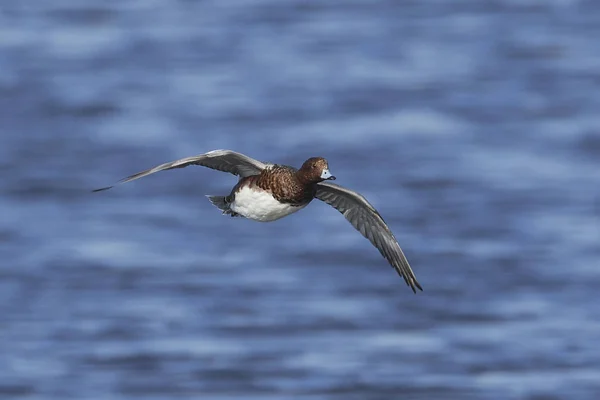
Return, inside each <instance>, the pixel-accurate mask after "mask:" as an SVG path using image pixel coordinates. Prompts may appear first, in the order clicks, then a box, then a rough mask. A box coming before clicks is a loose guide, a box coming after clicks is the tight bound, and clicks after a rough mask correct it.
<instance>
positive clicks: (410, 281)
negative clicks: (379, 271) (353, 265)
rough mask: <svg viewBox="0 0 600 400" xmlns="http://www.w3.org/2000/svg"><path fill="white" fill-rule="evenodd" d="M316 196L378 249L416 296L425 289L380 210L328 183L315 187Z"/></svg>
mask: <svg viewBox="0 0 600 400" xmlns="http://www.w3.org/2000/svg"><path fill="white" fill-rule="evenodd" d="M316 186H317V192H316V194H315V197H316V198H317V199H319V200H322V201H324V202H325V203H327V204H329V205H330V206H332V207H334V208H335V209H336V210H338V211H339V212H341V213H342V214H343V215H344V217H345V218H346V219H347V220H348V221H349V222H350V223H351V224H352V226H354V228H355V229H356V230H358V231H359V232H360V233H361V234H362V235H363V236H364V237H366V238H367V239H369V241H370V242H371V243H372V244H373V245H374V246H375V247H377V249H378V250H379V252H380V253H381V255H382V256H383V257H385V258H386V259H387V260H388V262H389V263H390V264H391V265H392V267H394V269H395V270H396V272H398V274H399V275H400V276H401V277H403V278H404V280H405V281H406V283H407V285H409V286H410V287H411V289H412V290H413V292H415V293H416V288H418V289H419V290H423V288H422V287H421V285H419V282H417V278H416V277H415V274H414V273H413V271H412V269H411V268H410V265H409V264H408V260H407V259H406V257H405V256H404V253H403V252H402V249H401V248H400V245H399V244H398V241H396V238H395V237H394V234H393V233H392V231H391V230H390V228H389V227H388V226H387V224H386V223H385V221H384V220H383V218H382V217H381V215H379V213H378V212H377V210H376V209H375V208H374V207H373V206H372V205H371V203H369V202H368V201H367V199H365V198H364V197H363V196H362V195H361V194H359V193H356V192H354V191H352V190H349V189H346V188H344V187H342V186H339V185H336V184H334V183H329V182H321V183H319V184H317V185H316Z"/></svg>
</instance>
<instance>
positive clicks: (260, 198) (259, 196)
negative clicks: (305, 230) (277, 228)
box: [230, 186, 306, 222]
mask: <svg viewBox="0 0 600 400" xmlns="http://www.w3.org/2000/svg"><path fill="white" fill-rule="evenodd" d="M304 207H306V205H302V206H293V205H291V204H286V203H280V202H279V201H277V200H276V199H275V198H274V197H273V196H272V195H271V194H270V193H269V192H266V191H264V190H261V189H254V188H249V187H247V186H245V187H242V188H241V189H240V190H239V191H238V192H237V193H236V194H235V199H234V200H233V202H232V203H231V206H230V208H231V209H232V210H233V211H235V212H236V213H238V214H240V215H242V216H244V217H246V218H248V219H252V220H254V221H260V222H270V221H275V220H278V219H280V218H283V217H285V216H287V215H290V214H293V213H295V212H296V211H298V210H301V209H302V208H304Z"/></svg>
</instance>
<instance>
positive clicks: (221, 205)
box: [206, 196, 238, 217]
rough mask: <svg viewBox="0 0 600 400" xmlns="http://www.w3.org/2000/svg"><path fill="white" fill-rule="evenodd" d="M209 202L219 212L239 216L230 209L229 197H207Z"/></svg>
mask: <svg viewBox="0 0 600 400" xmlns="http://www.w3.org/2000/svg"><path fill="white" fill-rule="evenodd" d="M206 197H207V198H208V200H210V202H211V203H213V205H214V206H215V207H217V208H218V209H219V210H221V211H223V214H228V215H231V216H232V217H235V216H236V215H238V214H237V213H236V212H234V211H233V210H232V209H231V208H230V207H229V202H228V201H227V196H206Z"/></svg>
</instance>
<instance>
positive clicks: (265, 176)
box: [234, 165, 316, 206]
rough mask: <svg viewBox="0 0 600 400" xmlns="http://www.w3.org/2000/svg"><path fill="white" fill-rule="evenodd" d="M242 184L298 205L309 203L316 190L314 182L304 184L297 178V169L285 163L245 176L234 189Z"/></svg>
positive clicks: (283, 201)
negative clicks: (257, 173) (258, 173)
mask: <svg viewBox="0 0 600 400" xmlns="http://www.w3.org/2000/svg"><path fill="white" fill-rule="evenodd" d="M242 186H244V187H246V186H247V187H256V188H260V189H263V190H266V191H268V192H269V193H271V194H272V195H273V197H274V198H275V199H276V200H278V201H280V202H282V203H288V204H292V205H298V206H300V205H305V204H307V203H309V202H310V201H311V200H312V199H313V198H314V197H315V192H316V187H315V185H314V184H307V185H303V184H302V183H300V182H299V181H298V179H297V178H296V170H295V169H294V168H291V167H288V166H285V165H274V166H273V167H271V168H268V169H264V170H263V171H262V172H261V173H260V175H253V176H248V177H246V178H243V179H242V180H240V182H239V183H238V184H237V185H236V187H235V188H234V191H235V190H237V189H238V188H239V187H242Z"/></svg>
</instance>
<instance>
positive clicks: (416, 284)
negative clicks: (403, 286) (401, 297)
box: [406, 278, 423, 294]
mask: <svg viewBox="0 0 600 400" xmlns="http://www.w3.org/2000/svg"><path fill="white" fill-rule="evenodd" d="M406 283H407V284H408V285H409V286H410V288H411V289H412V291H413V293H414V294H417V289H419V290H420V291H421V292H422V291H423V287H422V286H421V284H420V283H419V282H417V280H416V279H414V278H413V279H411V280H410V282H409V280H408V279H407V280H406Z"/></svg>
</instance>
